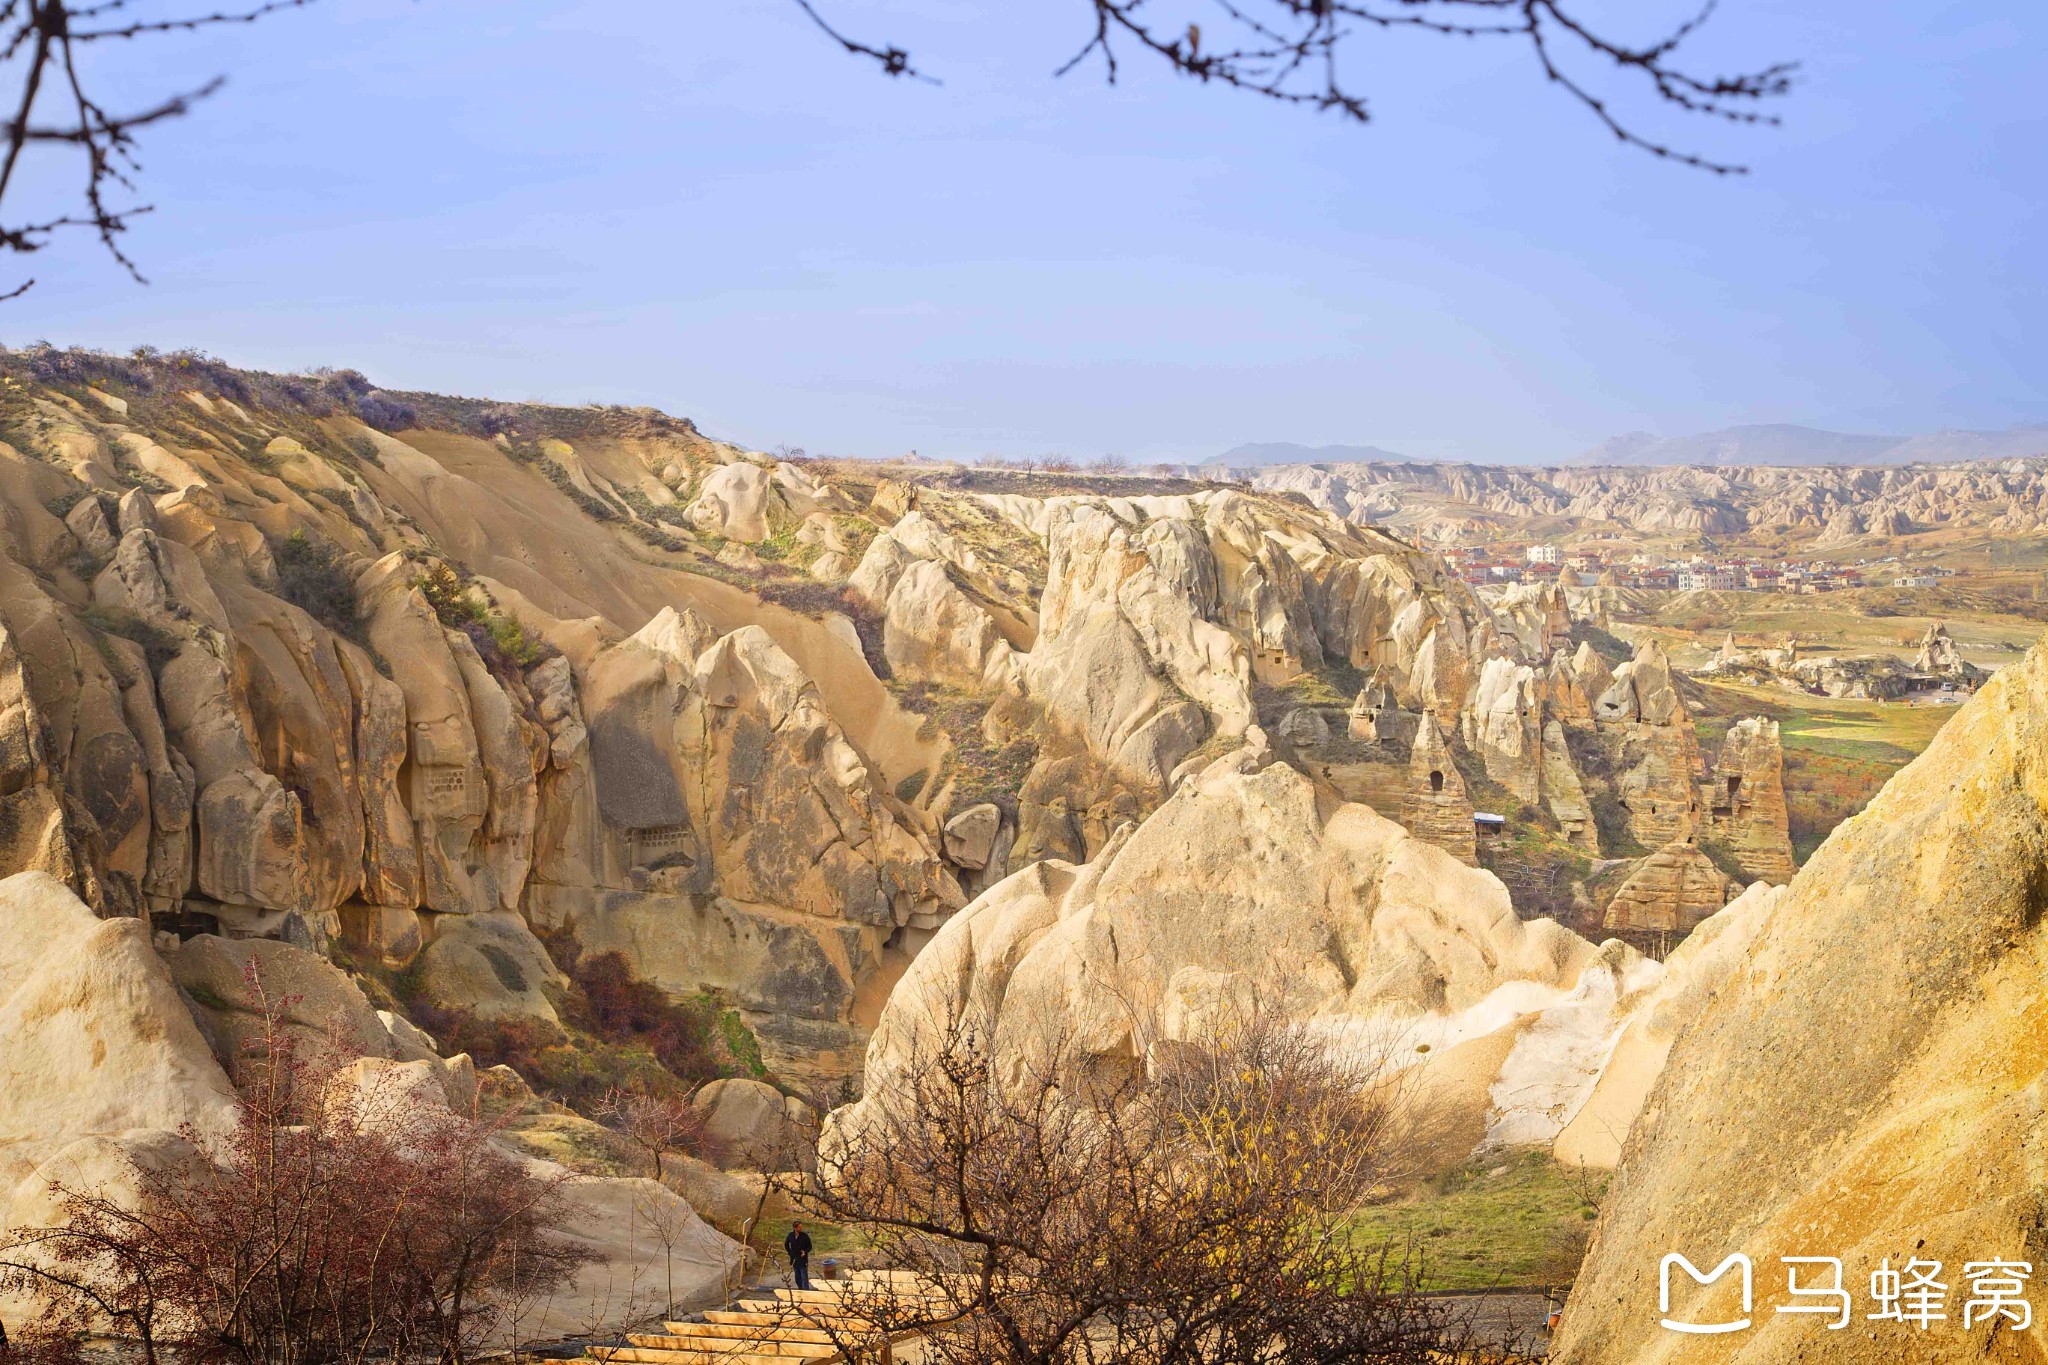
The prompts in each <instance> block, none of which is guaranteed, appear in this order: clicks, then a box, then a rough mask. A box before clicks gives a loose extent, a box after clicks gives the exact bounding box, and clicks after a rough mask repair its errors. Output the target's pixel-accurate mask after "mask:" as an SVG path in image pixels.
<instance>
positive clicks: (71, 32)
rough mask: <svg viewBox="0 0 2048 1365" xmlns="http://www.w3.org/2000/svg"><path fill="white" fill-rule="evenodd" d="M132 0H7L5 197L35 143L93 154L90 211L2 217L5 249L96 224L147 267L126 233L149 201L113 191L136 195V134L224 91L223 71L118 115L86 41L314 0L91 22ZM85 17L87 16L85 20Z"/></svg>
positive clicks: (1, 160)
mask: <svg viewBox="0 0 2048 1365" xmlns="http://www.w3.org/2000/svg"><path fill="white" fill-rule="evenodd" d="M131 3H132V0H99V2H98V3H95V4H89V5H81V6H73V5H72V4H70V3H69V0H5V2H4V3H0V68H5V67H10V66H11V67H14V68H15V70H14V71H13V72H12V73H11V74H13V75H14V77H15V78H16V79H18V80H19V81H20V83H21V93H20V96H19V98H18V99H16V100H15V101H14V108H13V112H12V115H11V117H9V118H8V119H7V120H6V121H5V122H4V123H0V203H4V202H5V200H6V196H7V192H8V191H9V190H10V189H11V188H13V186H14V179H15V171H16V170H17V169H18V168H19V166H20V164H21V160H22V153H23V152H24V151H26V150H27V149H28V147H29V146H30V145H32V144H34V145H51V146H57V147H72V148H76V149H77V151H78V153H79V155H80V156H81V157H82V158H83V160H84V162H85V167H84V169H85V183H84V185H83V186H82V188H81V189H80V191H79V197H80V199H81V200H83V203H84V212H82V213H68V214H59V215H57V216H55V217H50V218H43V219H39V220H34V221H29V222H19V223H6V222H4V221H0V251H11V252H14V253H16V254H18V255H29V254H31V253H33V252H36V251H40V250H42V249H43V248H44V247H45V246H47V245H48V244H49V241H50V238H51V237H52V236H53V235H54V234H56V233H57V232H59V231H61V230H63V229H65V228H74V227H80V228H89V229H90V230H91V231H92V232H93V234H94V235H95V236H97V237H98V238H99V240H100V245H101V246H103V247H105V248H106V250H107V253H108V254H109V255H111V256H112V257H113V258H114V259H115V260H116V261H118V262H119V263H120V264H121V266H122V268H123V269H125V270H126V271H127V272H128V273H129V274H130V275H131V276H133V277H134V278H135V279H136V280H138V281H140V280H142V278H143V277H142V272H141V271H140V270H139V269H137V267H136V265H135V262H134V261H133V260H131V259H130V258H129V257H128V255H127V254H126V253H125V252H123V251H122V249H121V245H120V242H119V237H120V234H122V233H124V232H126V231H127V230H128V227H129V223H130V220H131V219H134V218H136V217H138V216H140V215H142V214H144V213H148V212H149V211H150V206H149V205H147V204H119V205H117V204H116V203H115V202H113V198H112V196H113V195H116V194H132V193H134V191H135V180H134V176H135V174H136V173H137V172H139V171H140V170H141V169H142V163H141V162H140V161H139V160H138V159H137V157H136V141H135V137H136V134H137V133H138V132H139V131H140V130H142V129H144V128H147V127H149V126H151V125H152V124H156V123H161V122H163V121H164V120H166V119H173V118H180V117H183V116H184V115H185V114H187V113H189V112H191V109H192V106H193V105H194V104H196V103H198V102H199V101H200V100H203V99H205V98H206V97H207V96H209V95H212V94H213V93H214V92H215V91H217V90H219V89H220V87H221V85H222V83H223V81H222V79H221V78H218V77H216V78H215V79H213V80H211V81H208V82H207V83H206V84H204V85H201V86H198V87H196V88H194V89H191V90H186V91H182V92H180V93H178V94H174V95H171V96H168V97H166V98H164V99H161V100H159V101H157V102H156V103H154V104H151V105H147V106H145V107H143V108H141V109H138V110H135V111H134V112H132V113H125V114H117V113H113V112H111V111H109V110H108V109H107V108H106V106H104V105H103V104H101V103H100V102H99V101H98V100H97V99H95V98H94V97H93V96H92V95H91V93H90V92H89V90H88V87H87V84H86V80H85V76H84V74H83V72H82V71H81V69H80V54H81V50H82V49H84V48H86V47H87V46H88V45H89V44H92V43H97V42H107V41H111V40H116V39H131V38H141V37H148V36H152V35H156V34H163V33H189V32H193V31H195V30H198V29H202V28H210V27H213V26H216V25H220V24H250V23H254V22H256V21H257V20H258V19H261V18H263V17H264V16H265V15H269V14H275V13H277V12H278V11H280V10H287V9H303V8H304V7H305V6H307V5H309V4H311V3H313V0H266V3H263V4H259V5H256V6H254V7H252V8H249V9H243V10H218V11H214V12H212V13H208V14H192V15H180V16H176V17H173V18H168V19H147V20H136V21H134V22H130V23H116V24H111V25H102V26H97V27H96V26H93V23H92V22H91V21H97V20H102V19H105V18H107V17H109V16H115V15H122V14H125V13H126V12H127V11H128V9H129V6H130V4H131ZM81 21H87V22H85V23H83V24H82V23H81ZM53 95H54V97H55V98H56V100H57V101H58V104H59V107H60V112H54V113H53V114H52V115H51V117H49V118H47V119H45V120H42V121H38V118H37V115H38V113H39V111H40V107H41V105H42V104H43V102H44V101H45V99H46V97H49V96H53ZM34 284H35V280H34V279H29V280H27V281H25V282H24V283H22V284H20V285H18V286H16V287H15V288H14V289H13V290H11V291H10V292H8V293H6V294H0V301H5V300H6V299H13V298H19V297H20V296H21V295H22V294H24V293H26V292H27V291H28V289H29V288H30V287H31V286H32V285H34Z"/></svg>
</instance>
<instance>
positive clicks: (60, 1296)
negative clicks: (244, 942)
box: [0, 968, 585, 1365]
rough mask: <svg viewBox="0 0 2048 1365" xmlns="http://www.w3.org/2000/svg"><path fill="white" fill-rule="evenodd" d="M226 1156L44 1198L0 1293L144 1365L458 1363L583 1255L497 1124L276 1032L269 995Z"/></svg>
mask: <svg viewBox="0 0 2048 1365" xmlns="http://www.w3.org/2000/svg"><path fill="white" fill-rule="evenodd" d="M250 985H251V988H252V993H253V994H254V995H255V997H256V998H257V999H258V1000H259V1001H261V1002H262V1009H261V1028H260V1030H259V1032H258V1041H257V1042H256V1043H255V1044H254V1045H253V1047H252V1051H251V1055H249V1056H246V1057H244V1058H240V1059H238V1061H239V1062H240V1063H241V1064H240V1065H238V1066H237V1068H236V1072H237V1077H238V1080H239V1081H240V1083H241V1085H242V1090H241V1095H240V1109H241V1112H240V1116H239V1121H238V1122H237V1124H236V1126H235V1128H234V1130H233V1132H232V1134H231V1135H230V1136H229V1137H228V1139H227V1140H226V1141H225V1143H224V1144H222V1148H221V1149H220V1150H216V1151H213V1152H208V1151H207V1150H206V1149H205V1144H204V1142H203V1140H202V1138H201V1135H200V1134H198V1133H196V1132H188V1133H187V1134H185V1137H186V1139H187V1142H188V1143H189V1144H190V1146H191V1148H192V1151H191V1154H190V1157H189V1159H187V1160H182V1161H174V1162H169V1163H165V1164H162V1165H156V1164H152V1163H139V1164H138V1165H137V1168H136V1171H135V1176H134V1188H133V1189H132V1190H130V1191H128V1192H126V1193H123V1192H121V1191H118V1190H114V1189H109V1188H107V1187H106V1186H104V1185H102V1184H99V1183H97V1182H91V1183H88V1182H87V1181H86V1180H85V1179H84V1178H78V1179H76V1180H67V1179H65V1178H63V1177H58V1178H57V1179H55V1180H54V1181H53V1182H52V1184H51V1190H50V1194H51V1200H52V1204H53V1206H54V1208H55V1210H56V1214H57V1216H56V1217H54V1218H52V1219H51V1220H50V1221H49V1222H48V1223H47V1224H46V1225H43V1226H35V1227H28V1228H23V1229H18V1230H16V1231H15V1232H13V1233H11V1234H10V1235H9V1237H8V1239H7V1240H6V1241H5V1242H0V1287H6V1288H9V1289H13V1290H16V1291H21V1292H24V1293H25V1294H27V1295H29V1296H32V1297H35V1298H37V1299H40V1300H41V1301H42V1302H43V1303H44V1304H45V1305H46V1306H45V1310H44V1313H43V1316H42V1318H41V1319H40V1320H39V1321H38V1322H36V1323H34V1324H32V1325H31V1330H32V1332H33V1333H34V1334H36V1335H37V1336H38V1339H42V1340H50V1339H53V1338H61V1337H62V1336H63V1335H64V1334H65V1333H66V1332H76V1331H82V1330H87V1329H90V1330H92V1331H94V1332H95V1333H104V1334H110V1335H112V1336H113V1337H114V1338H115V1339H116V1340H117V1341H118V1342H119V1343H120V1344H121V1346H122V1348H123V1352H124V1354H132V1355H133V1356H136V1357H138V1358H139V1359H141V1360H142V1361H144V1362H147V1365H158V1362H159V1361H161V1360H163V1359H164V1358H166V1357H169V1358H170V1359H172V1360H175V1361H178V1362H182V1363H185V1365H316V1363H317V1362H362V1361H365V1360H368V1359H370V1358H373V1357H375V1358H380V1359H388V1360H391V1361H395V1362H421V1361H434V1362H439V1365H459V1363H460V1362H461V1361H463V1360H464V1359H466V1358H467V1357H468V1356H469V1355H470V1354H471V1353H472V1352H473V1351H475V1350H476V1348H477V1347H478V1346H479V1344H480V1343H481V1342H482V1341H483V1340H484V1339H485V1338H486V1337H488V1336H489V1335H490V1334H491V1333H492V1331H493V1330H494V1329H496V1328H497V1327H499V1326H500V1325H501V1324H503V1323H505V1322H507V1321H510V1320H516V1316H517V1314H518V1313H519V1312H520V1311H521V1309H522V1307H523V1306H525V1305H526V1304H529V1303H530V1302H532V1301H534V1300H535V1299H536V1298H537V1297H538V1296H541V1295H544V1294H546V1293H548V1292H549V1291H551V1290H552V1289H553V1288H555V1287H556V1286H558V1285H560V1284H562V1283H564V1282H565V1281H566V1280H567V1279H568V1278H569V1277H570V1275H571V1274H573V1273H574V1271H575V1270H576V1268H577V1267H578V1266H579V1265H581V1264H582V1263H583V1261H584V1259H585V1253H583V1252H582V1251H580V1250H578V1249H575V1248H572V1247H570V1246H568V1245H566V1244H564V1243H562V1242H560V1241H558V1240H557V1239H555V1238H554V1237H552V1236H551V1235H550V1234H549V1232H548V1231H547V1229H548V1227H549V1225H550V1223H551V1221H552V1220H553V1219H554V1218H555V1217H556V1216H557V1215H558V1213H559V1212H560V1191H559V1188H558V1185H557V1183H556V1182H554V1181H551V1180H548V1179H544V1178H541V1177H538V1176H535V1175H533V1174H531V1173H530V1172H529V1171H528V1169H527V1168H526V1167H525V1166H524V1165H522V1164H521V1163H519V1162H517V1161H514V1160H513V1159H512V1158H510V1157H509V1156H507V1155H505V1154H504V1153H503V1152H501V1151H500V1150H499V1149H498V1148H497V1147H496V1146H495V1145H493V1143H492V1142H491V1136H492V1134H491V1132H490V1130H489V1128H488V1127H487V1126H485V1125H483V1124H481V1123H479V1122H476V1121H475V1120H473V1119H471V1118H465V1117H463V1116H461V1115H458V1114H455V1113H453V1112H451V1111H450V1110H448V1109H446V1108H440V1107H434V1106H428V1105H423V1104H420V1103H418V1102H417V1101H416V1100H415V1099H414V1098H413V1096H412V1095H411V1094H409V1093H408V1092H407V1090H406V1089H405V1087H404V1086H403V1085H402V1084H398V1083H395V1077H396V1076H397V1075H398V1074H399V1073H396V1072H389V1071H387V1072H384V1073H381V1076H382V1079H380V1078H379V1074H378V1073H366V1074H358V1073H357V1072H355V1071H354V1070H353V1068H352V1067H351V1066H350V1065H349V1059H348V1058H346V1057H344V1056H342V1055H341V1054H339V1053H336V1052H332V1051H319V1052H315V1051H314V1050H311V1049H307V1048H304V1047H302V1046H301V1045H300V1044H298V1043H297V1042H296V1041H295V1040H294V1039H293V1038H292V1037H291V1035H290V1034H289V1033H288V1032H287V1029H286V1024H285V1017H286V1015H287V1013H288V1011H289V1009H290V1007H291V1004H292V1002H291V1001H290V1000H288V999H287V1000H275V999H272V998H271V997H269V996H267V995H265V994H264V993H263V990H262V983H261V980H260V979H259V978H258V977H257V976H256V975H255V973H254V971H253V968H252V972H251V976H250Z"/></svg>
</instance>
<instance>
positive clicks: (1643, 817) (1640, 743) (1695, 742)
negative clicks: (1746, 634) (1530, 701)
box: [1593, 640, 1700, 848]
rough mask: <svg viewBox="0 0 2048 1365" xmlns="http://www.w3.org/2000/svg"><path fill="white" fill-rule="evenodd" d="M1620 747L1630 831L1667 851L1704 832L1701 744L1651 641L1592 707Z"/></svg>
mask: <svg viewBox="0 0 2048 1365" xmlns="http://www.w3.org/2000/svg"><path fill="white" fill-rule="evenodd" d="M1593 715H1594V719H1595V720H1596V722H1597V723H1598V724H1599V726H1600V728H1601V730H1602V732H1603V735H1604V736H1605V737H1606V738H1608V739H1609V742H1610V743H1611V744H1612V746H1613V747H1614V749H1615V752H1616V755H1617V761H1616V764H1615V767H1616V770H1617V771H1618V772H1619V773H1620V776H1619V777H1618V778H1617V779H1616V781H1615V786H1616V789H1617V791H1618V793H1619V795H1620V799H1621V803H1622V805H1623V806H1624V807H1625V808H1626V809H1627V812H1628V828H1629V832H1630V833H1631V834H1632V835H1634V836H1635V838H1636V839H1637V840H1638V841H1639V842H1641V843H1642V844H1644V845H1645V846H1647V847H1650V848H1662V847H1663V846H1664V845H1666V844H1669V843H1671V842H1673V841H1674V840H1680V839H1684V838H1686V837H1687V836H1689V835H1692V834H1694V833H1695V832H1696V831H1697V830H1698V828H1699V811H1698V804H1699V791H1698V786H1697V782H1698V773H1699V771H1700V750H1699V738H1698V736H1697V735H1696V734H1695V733H1694V731H1693V724H1692V717H1691V716H1689V715H1688V714H1686V709H1685V702H1684V699H1683V698H1681V697H1680V696H1679V695H1678V686H1677V683H1676V681H1675V680H1674V678H1673V674H1672V670H1671V661H1670V660H1669V659H1667V658H1666V657H1665V655H1664V651H1663V650H1661V649H1659V648H1658V647H1657V643H1656V641H1654V640H1651V641H1646V642H1645V643H1644V644H1642V645H1641V646H1639V647H1638V648H1637V650H1636V653H1635V657H1634V658H1633V659H1631V660H1629V661H1628V662H1627V663H1625V664H1622V665H1621V666H1620V667H1619V668H1616V669H1615V670H1614V679H1613V681H1612V683H1610V684H1609V685H1608V687H1607V689H1606V690H1605V691H1603V692H1602V693H1601V694H1600V696H1599V698H1598V700H1597V701H1595V703H1594V707H1593Z"/></svg>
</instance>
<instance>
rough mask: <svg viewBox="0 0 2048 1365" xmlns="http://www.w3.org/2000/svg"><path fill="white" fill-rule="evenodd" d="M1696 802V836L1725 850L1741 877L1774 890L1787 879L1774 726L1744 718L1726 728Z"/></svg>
mask: <svg viewBox="0 0 2048 1365" xmlns="http://www.w3.org/2000/svg"><path fill="white" fill-rule="evenodd" d="M1699 804H1700V809H1701V810H1702V811H1703V812H1705V814H1704V817H1703V818H1702V820H1701V832H1702V836H1703V837H1706V838H1711V839H1713V840H1715V841H1716V842H1717V843H1719V844H1721V845H1722V846H1723V847H1724V848H1726V849H1727V850H1728V852H1729V853H1730V854H1731V855H1733V857H1734V858H1735V861H1736V862H1737V863H1738V864H1740V865H1741V867H1742V871H1743V874H1744V875H1745V876H1747V877H1750V878H1752V879H1762V880H1764V881H1767V882H1770V883H1772V884H1773V885H1778V886H1782V885H1784V884H1785V883H1786V882H1788V881H1791V880H1792V872H1793V863H1792V836H1791V834H1790V832H1789V826H1788V824H1787V816H1786V811H1785V750H1784V748H1783V746H1781V745H1780V744H1779V742H1778V722H1776V721H1774V720H1770V719H1768V718H1766V717H1763V716H1749V717H1746V718H1744V719H1742V720H1738V721H1736V722H1735V723H1734V724H1733V725H1731V726H1729V727H1728V734H1727V737H1726V738H1725V739H1723V740H1722V741H1721V751H1720V753H1719V754H1718V755H1716V757H1715V759H1714V768H1713V772H1712V774H1711V775H1710V776H1709V777H1708V779H1707V783H1706V785H1705V787H1703V788H1702V789H1701V792H1700V803H1699Z"/></svg>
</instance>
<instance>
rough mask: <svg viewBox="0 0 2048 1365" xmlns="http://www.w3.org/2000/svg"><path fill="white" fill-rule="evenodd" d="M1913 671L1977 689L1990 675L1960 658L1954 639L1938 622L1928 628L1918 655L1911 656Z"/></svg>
mask: <svg viewBox="0 0 2048 1365" xmlns="http://www.w3.org/2000/svg"><path fill="white" fill-rule="evenodd" d="M1913 669H1914V671H1915V672H1917V673H1932V674H1934V675H1935V676H1936V677H1939V678H1947V679H1949V680H1951V681H1953V682H1958V683H1962V684H1965V685H1966V686H1970V687H1975V686H1977V685H1978V684H1979V683H1981V682H1983V681H1984V679H1985V678H1986V677H1987V676H1989V675H1988V674H1987V673H1986V672H1985V671H1984V670H1983V669H1981V668H1979V667H1977V666H1976V665H1975V664H1973V663H1971V662H1969V661H1968V660H1967V659H1965V658H1963V656H1962V653H1961V651H1959V650H1958V649H1957V648H1956V642H1955V639H1954V637H1952V636H1951V635H1950V634H1949V633H1948V626H1947V625H1945V624H1944V623H1942V622H1940V621H1936V622H1935V623H1934V624H1933V625H1931V626H1929V627H1928V628H1927V634H1926V635H1925V636H1923V637H1922V638H1921V641H1920V652H1919V653H1918V654H1916V655H1915V656H1914V657H1913Z"/></svg>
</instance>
